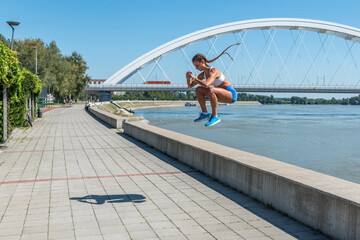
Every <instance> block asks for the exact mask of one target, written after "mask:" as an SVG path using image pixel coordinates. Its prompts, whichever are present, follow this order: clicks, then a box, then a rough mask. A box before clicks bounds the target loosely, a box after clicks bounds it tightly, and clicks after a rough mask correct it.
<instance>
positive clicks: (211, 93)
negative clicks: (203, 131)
mask: <svg viewBox="0 0 360 240" xmlns="http://www.w3.org/2000/svg"><path fill="white" fill-rule="evenodd" d="M208 97H209V98H210V104H211V109H212V115H213V116H215V117H217V116H218V115H217V104H218V97H217V96H216V93H215V92H214V91H213V88H210V91H209V95H208Z"/></svg>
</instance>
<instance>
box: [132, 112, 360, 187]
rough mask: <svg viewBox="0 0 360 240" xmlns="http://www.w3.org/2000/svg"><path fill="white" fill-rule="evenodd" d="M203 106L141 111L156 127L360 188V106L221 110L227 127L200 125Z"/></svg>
mask: <svg viewBox="0 0 360 240" xmlns="http://www.w3.org/2000/svg"><path fill="white" fill-rule="evenodd" d="M199 111H200V108H199V107H177V108H157V109H139V110H137V111H136V115H137V116H143V117H145V118H146V119H148V120H149V121H150V123H151V124H153V125H155V126H159V127H162V128H165V129H169V130H172V131H176V132H179V133H183V134H186V135H190V136H193V137H197V138H201V139H204V140H208V141H212V142H216V143H219V144H222V145H226V146H229V147H233V148H237V149H240V150H243V151H247V152H251V153H255V154H259V155H263V156H266V157H270V158H273V159H277V160H280V161H283V162H287V163H291V164H294V165H297V166H300V167H304V168H308V169H312V170H315V171H318V172H322V173H325V174H329V175H332V176H335V177H339V178H342V179H345V180H349V181H352V182H356V183H360V146H359V144H360V106H341V105H340V106H339V105H252V106H250V105H249V106H235V105H234V106H232V105H228V106H224V105H223V106H219V110H218V112H219V115H220V118H221V120H222V121H221V123H219V124H217V125H215V126H213V127H205V126H204V122H200V123H194V122H193V119H195V118H197V116H198V113H199Z"/></svg>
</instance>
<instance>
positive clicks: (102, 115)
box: [89, 106, 146, 128]
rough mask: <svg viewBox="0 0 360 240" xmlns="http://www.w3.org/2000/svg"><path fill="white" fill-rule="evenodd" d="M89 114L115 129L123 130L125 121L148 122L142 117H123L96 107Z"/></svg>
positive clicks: (90, 109)
mask: <svg viewBox="0 0 360 240" xmlns="http://www.w3.org/2000/svg"><path fill="white" fill-rule="evenodd" d="M89 113H91V114H92V115H94V116H95V117H97V118H98V119H100V120H101V121H103V122H105V123H107V124H109V125H110V126H111V127H113V128H123V124H124V122H125V121H128V122H131V121H146V120H145V119H144V118H140V117H121V116H118V115H115V114H112V113H109V112H106V111H103V110H100V109H98V108H97V107H96V106H93V107H91V108H89Z"/></svg>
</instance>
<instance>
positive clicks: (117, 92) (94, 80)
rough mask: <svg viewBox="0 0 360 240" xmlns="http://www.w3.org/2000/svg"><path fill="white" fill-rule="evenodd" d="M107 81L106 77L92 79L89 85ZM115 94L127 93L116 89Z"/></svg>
mask: <svg viewBox="0 0 360 240" xmlns="http://www.w3.org/2000/svg"><path fill="white" fill-rule="evenodd" d="M105 81H106V79H91V80H90V82H89V86H94V85H97V84H103V83H104V82H105ZM113 94H114V95H118V96H120V95H124V94H125V91H116V92H113Z"/></svg>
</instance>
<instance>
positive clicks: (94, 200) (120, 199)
mask: <svg viewBox="0 0 360 240" xmlns="http://www.w3.org/2000/svg"><path fill="white" fill-rule="evenodd" d="M145 199H146V197H145V196H143V195H140V194H116V195H87V196H84V197H73V198H70V200H77V201H79V202H83V203H89V204H98V205H101V204H104V203H105V202H107V203H124V202H133V203H142V202H145Z"/></svg>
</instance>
